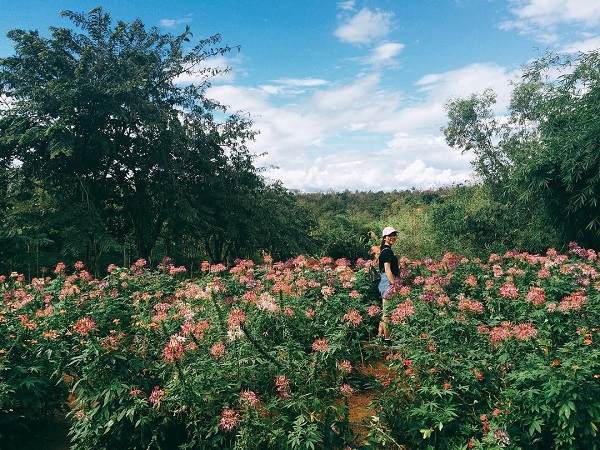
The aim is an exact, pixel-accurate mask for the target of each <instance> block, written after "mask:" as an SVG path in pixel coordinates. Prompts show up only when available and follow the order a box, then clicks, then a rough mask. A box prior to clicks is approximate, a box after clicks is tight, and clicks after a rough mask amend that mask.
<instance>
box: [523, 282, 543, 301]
mask: <svg viewBox="0 0 600 450" xmlns="http://www.w3.org/2000/svg"><path fill="white" fill-rule="evenodd" d="M525 298H526V299H527V301H528V302H531V303H533V304H534V305H543V304H544V302H545V301H546V293H545V292H544V289H543V288H539V287H535V286H531V287H530V288H529V292H528V293H527V296H526V297H525Z"/></svg>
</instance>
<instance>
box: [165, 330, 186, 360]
mask: <svg viewBox="0 0 600 450" xmlns="http://www.w3.org/2000/svg"><path fill="white" fill-rule="evenodd" d="M183 341H185V338H184V337H183V336H179V335H173V336H171V338H170V339H169V342H168V343H167V345H166V346H165V348H164V350H163V358H164V359H165V361H167V362H175V361H179V360H181V358H182V357H183V351H184V347H183Z"/></svg>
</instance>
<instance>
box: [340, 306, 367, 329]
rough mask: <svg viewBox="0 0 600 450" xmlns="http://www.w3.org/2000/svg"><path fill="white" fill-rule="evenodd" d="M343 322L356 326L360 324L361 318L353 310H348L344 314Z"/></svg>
mask: <svg viewBox="0 0 600 450" xmlns="http://www.w3.org/2000/svg"><path fill="white" fill-rule="evenodd" d="M344 320H345V321H346V323H347V324H348V325H354V326H358V325H360V323H361V322H362V320H363V319H362V316H361V315H360V313H359V312H358V311H357V310H355V309H349V310H348V312H347V313H346V314H344Z"/></svg>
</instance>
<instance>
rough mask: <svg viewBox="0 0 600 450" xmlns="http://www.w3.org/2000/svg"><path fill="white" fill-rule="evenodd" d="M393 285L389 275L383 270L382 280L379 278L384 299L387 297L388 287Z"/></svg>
mask: <svg viewBox="0 0 600 450" xmlns="http://www.w3.org/2000/svg"><path fill="white" fill-rule="evenodd" d="M391 286H392V283H390V280H389V278H388V277H387V275H386V273H385V272H381V280H379V286H378V288H379V294H380V295H381V298H382V299H385V294H386V293H387V291H388V289H389V288H390V287H391Z"/></svg>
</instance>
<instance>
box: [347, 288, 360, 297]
mask: <svg viewBox="0 0 600 450" xmlns="http://www.w3.org/2000/svg"><path fill="white" fill-rule="evenodd" d="M348 295H349V296H350V298H354V299H357V298H361V297H362V295H361V293H360V292H358V291H357V290H352V291H350V293H349V294H348Z"/></svg>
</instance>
